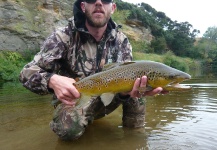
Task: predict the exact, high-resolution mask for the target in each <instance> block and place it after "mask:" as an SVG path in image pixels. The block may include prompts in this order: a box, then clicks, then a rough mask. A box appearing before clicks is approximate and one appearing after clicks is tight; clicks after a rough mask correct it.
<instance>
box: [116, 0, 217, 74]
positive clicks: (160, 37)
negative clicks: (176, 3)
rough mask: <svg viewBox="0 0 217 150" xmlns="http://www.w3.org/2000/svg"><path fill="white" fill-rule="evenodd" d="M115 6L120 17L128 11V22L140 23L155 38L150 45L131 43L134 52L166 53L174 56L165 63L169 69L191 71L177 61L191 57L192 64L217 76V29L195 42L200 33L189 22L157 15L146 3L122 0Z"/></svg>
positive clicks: (160, 14) (161, 14) (210, 29)
mask: <svg viewBox="0 0 217 150" xmlns="http://www.w3.org/2000/svg"><path fill="white" fill-rule="evenodd" d="M115 2H116V4H117V9H118V10H119V13H120V12H121V11H128V15H127V18H126V19H127V22H129V21H128V20H131V21H132V20H133V21H139V22H141V24H142V26H143V27H146V28H148V29H150V31H151V33H152V35H153V36H154V38H153V39H152V41H151V43H150V44H149V43H146V42H144V41H142V40H141V41H132V39H130V41H131V44H132V46H133V51H134V52H142V53H143V52H144V53H155V54H159V55H165V56H166V55H167V54H166V53H168V52H172V53H173V54H174V55H168V56H167V59H166V60H167V61H165V63H166V64H168V65H175V66H176V67H178V68H179V69H180V68H182V70H188V69H187V68H188V67H185V65H184V66H182V65H183V64H185V62H182V61H177V59H176V58H175V57H176V56H179V57H189V58H191V59H192V60H199V61H200V62H201V63H202V64H203V65H204V66H206V68H207V66H208V68H209V69H210V70H214V71H215V72H217V57H216V56H217V27H215V26H214V27H209V28H208V29H207V31H206V33H205V34H204V35H203V37H202V38H196V36H197V34H198V33H200V31H199V30H197V29H194V28H193V26H192V25H191V24H190V23H189V22H177V21H173V20H171V19H170V18H169V17H168V16H166V15H165V13H164V12H160V11H156V10H155V9H154V8H152V7H151V6H150V5H148V4H146V3H141V4H138V5H134V4H130V3H127V2H123V1H121V0H116V1H115ZM120 14H121V13H120ZM116 18H118V17H116ZM141 24H140V26H141ZM140 57H141V56H140ZM183 60H185V59H183ZM174 61H175V62H174ZM176 61H177V62H176ZM178 64H179V65H178ZM196 64H198V61H197V63H196ZM180 65H181V66H180ZM187 66H188V65H187Z"/></svg>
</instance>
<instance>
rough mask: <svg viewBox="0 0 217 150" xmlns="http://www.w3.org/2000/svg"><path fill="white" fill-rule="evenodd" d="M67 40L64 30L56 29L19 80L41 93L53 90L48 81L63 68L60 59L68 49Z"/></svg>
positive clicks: (27, 65) (22, 72)
mask: <svg viewBox="0 0 217 150" xmlns="http://www.w3.org/2000/svg"><path fill="white" fill-rule="evenodd" d="M62 37H64V38H62ZM63 39H64V41H65V42H63ZM67 41H69V37H68V36H67V35H66V34H65V33H64V32H63V30H59V31H56V32H55V33H53V34H52V35H51V36H50V37H48V38H47V39H46V41H45V42H44V44H43V46H42V47H41V50H40V52H39V53H38V54H36V55H35V57H34V59H33V60H32V61H31V62H30V63H28V64H26V65H25V66H24V68H23V69H22V70H21V73H20V76H19V80H20V82H21V83H22V84H23V86H24V87H26V88H27V89H29V90H31V91H32V92H34V93H37V94H41V95H44V94H48V93H50V92H53V91H52V90H51V89H49V88H48V82H49V79H50V77H51V76H52V75H53V74H55V73H58V70H59V69H60V68H61V63H60V61H61V59H62V58H63V56H64V53H65V51H66V50H67V48H66V46H67V45H66V43H67Z"/></svg>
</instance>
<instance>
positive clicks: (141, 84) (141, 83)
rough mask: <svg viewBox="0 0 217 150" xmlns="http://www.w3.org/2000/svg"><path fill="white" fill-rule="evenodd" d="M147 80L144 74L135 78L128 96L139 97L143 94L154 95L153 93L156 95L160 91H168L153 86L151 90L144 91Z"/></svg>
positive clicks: (164, 92)
mask: <svg viewBox="0 0 217 150" xmlns="http://www.w3.org/2000/svg"><path fill="white" fill-rule="evenodd" d="M147 81H148V79H147V77H146V76H142V77H141V78H137V79H136V81H135V83H134V86H133V89H132V91H131V92H130V96H131V97H132V98H136V97H138V98H140V97H143V96H154V95H157V94H160V93H161V94H166V93H168V92H166V91H163V88H161V87H158V88H155V89H153V90H151V91H145V88H146V84H147Z"/></svg>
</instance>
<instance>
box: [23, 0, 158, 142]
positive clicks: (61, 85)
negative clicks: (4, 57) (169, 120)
mask: <svg viewBox="0 0 217 150" xmlns="http://www.w3.org/2000/svg"><path fill="white" fill-rule="evenodd" d="M115 9H116V5H115V3H113V2H112V0H84V1H82V0H77V1H76V2H75V4H74V8H73V12H74V18H73V19H71V20H70V21H69V25H68V26H67V27H65V28H63V29H60V30H57V31H56V32H54V33H53V34H52V35H51V36H50V37H48V38H47V40H46V41H45V42H44V44H43V46H42V47H41V51H40V52H39V53H38V54H37V55H36V56H35V57H34V60H33V61H32V62H30V63H29V64H27V65H26V66H24V68H23V70H22V71H21V74H20V81H21V82H22V83H23V85H24V86H25V87H26V88H28V89H29V90H31V91H33V92H35V93H37V94H48V93H54V101H53V102H54V105H57V103H58V102H61V103H62V104H59V105H58V107H57V109H56V113H55V115H54V118H53V121H52V122H51V124H50V126H51V128H52V130H53V131H54V132H55V133H56V134H57V135H58V136H59V137H60V138H61V139H64V140H69V139H77V138H78V137H80V136H81V135H82V134H83V132H84V130H85V127H86V126H87V125H88V123H90V122H92V121H93V120H94V119H98V118H101V117H103V116H105V114H109V113H110V112H112V111H113V110H114V109H116V108H117V107H118V106H119V105H120V104H121V103H122V104H123V125H124V126H127V127H142V126H143V125H144V111H145V105H144V103H141V102H140V101H139V100H138V98H139V97H142V96H146V95H155V94H158V93H160V92H161V91H162V88H160V87H159V88H156V89H154V90H152V91H148V92H145V93H139V92H138V88H139V87H140V86H146V82H147V78H146V77H145V76H144V77H142V78H141V79H140V78H138V79H137V80H136V81H135V84H134V87H133V89H132V91H130V92H128V93H118V94H116V95H115V97H114V98H113V100H112V102H111V103H110V104H109V105H108V106H104V105H103V103H102V102H101V98H100V97H95V98H92V99H91V100H90V101H89V102H88V103H87V104H85V105H82V106H74V105H75V104H76V99H78V98H79V97H80V93H79V92H78V91H77V89H76V88H75V87H74V86H73V83H74V82H76V79H79V78H84V77H86V76H89V75H92V74H94V73H97V72H100V71H101V70H102V68H103V66H104V65H105V64H107V63H110V62H125V61H131V60H132V48H131V45H130V43H129V41H128V39H127V37H126V36H125V35H124V34H123V33H122V32H120V31H119V27H120V26H117V25H116V24H115V23H114V22H113V21H112V19H111V18H110V17H111V15H112V14H113V13H114V11H115Z"/></svg>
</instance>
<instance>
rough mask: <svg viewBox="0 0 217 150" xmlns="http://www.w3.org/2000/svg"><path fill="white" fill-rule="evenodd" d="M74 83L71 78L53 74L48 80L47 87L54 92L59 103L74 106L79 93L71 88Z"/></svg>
mask: <svg viewBox="0 0 217 150" xmlns="http://www.w3.org/2000/svg"><path fill="white" fill-rule="evenodd" d="M75 82H76V81H75V80H74V79H72V78H68V77H64V76H60V75H56V74H55V75H53V76H52V77H51V78H50V81H49V83H48V86H49V88H52V89H53V90H54V92H55V94H56V96H57V98H58V99H59V100H60V101H61V102H63V103H65V104H67V105H75V104H76V101H75V100H76V99H77V98H79V97H80V93H79V92H78V90H77V89H76V88H75V87H74V86H73V83H75Z"/></svg>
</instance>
